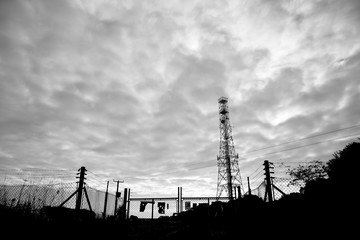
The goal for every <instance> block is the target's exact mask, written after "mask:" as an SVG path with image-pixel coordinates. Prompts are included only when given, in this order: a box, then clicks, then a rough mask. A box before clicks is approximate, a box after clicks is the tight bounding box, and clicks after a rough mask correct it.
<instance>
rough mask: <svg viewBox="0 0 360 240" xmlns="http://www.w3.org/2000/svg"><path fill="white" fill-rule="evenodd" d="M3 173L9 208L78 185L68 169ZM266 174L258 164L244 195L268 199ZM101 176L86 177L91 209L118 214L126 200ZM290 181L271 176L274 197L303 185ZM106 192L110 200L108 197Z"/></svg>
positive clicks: (176, 207)
mask: <svg viewBox="0 0 360 240" xmlns="http://www.w3.org/2000/svg"><path fill="white" fill-rule="evenodd" d="M0 174H2V175H3V177H4V180H3V184H1V185H0V204H1V205H3V206H7V207H20V206H25V205H26V206H30V207H31V208H32V209H34V210H38V209H41V208H43V207H45V206H53V207H55V206H60V205H61V204H63V203H64V202H65V201H66V200H67V199H68V198H69V197H70V196H71V195H72V194H73V193H74V192H75V191H76V190H77V189H78V184H77V183H76V182H74V178H75V176H76V175H75V172H73V173H71V172H70V171H67V170H43V169H15V170H9V171H4V170H3V169H0ZM263 175H264V174H263V172H262V169H261V168H260V167H259V168H258V169H257V170H256V171H255V172H254V173H253V174H252V180H253V182H251V183H249V186H254V185H255V186H256V187H250V189H248V191H247V192H246V193H245V194H244V195H249V194H251V195H255V196H258V197H259V198H261V199H263V200H266V196H265V195H266V181H265V180H264V179H263V178H264V176H263ZM51 176H54V178H51ZM100 177H101V176H99V175H96V174H94V173H92V172H90V175H88V176H87V180H86V184H85V189H86V193H87V195H88V198H89V202H90V205H91V209H92V210H93V211H94V212H95V213H96V214H97V215H98V216H99V217H100V216H103V214H104V212H106V216H112V215H115V212H116V209H119V208H120V207H121V206H122V205H123V201H124V200H123V198H120V197H119V198H118V199H117V201H116V196H115V194H112V193H106V191H105V190H99V188H102V187H99V186H104V185H105V181H102V179H101V178H100ZM49 179H51V180H49ZM70 180H71V181H70ZM54 181H58V183H51V182H54ZM290 181H291V179H290V178H280V177H274V178H272V191H273V196H274V199H275V200H278V199H280V198H281V197H282V196H283V195H286V194H290V193H294V192H299V191H300V189H301V188H300V186H294V185H291V184H290ZM102 189H103V188H102ZM106 195H107V200H105V199H106ZM76 197H77V196H76V195H74V197H72V198H70V199H68V201H66V202H65V204H64V205H63V206H64V207H67V208H75V205H76ZM81 199H82V202H81V208H84V209H90V206H89V204H88V202H87V198H86V196H85V192H83V196H82V198H81ZM217 200H220V201H222V202H227V201H228V198H226V197H225V198H221V199H217V198H216V197H182V198H181V200H179V198H178V197H170V198H159V197H157V198H130V199H129V202H128V203H129V204H128V210H127V211H128V216H131V215H133V216H137V217H138V218H143V219H150V218H159V217H170V216H173V215H174V214H176V213H179V212H182V211H187V210H189V209H191V208H194V207H196V206H199V205H207V206H209V205H211V204H212V203H213V202H215V201H217ZM179 201H180V204H179ZM116 202H117V203H116ZM115 204H117V206H115Z"/></svg>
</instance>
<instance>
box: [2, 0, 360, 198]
mask: <svg viewBox="0 0 360 240" xmlns="http://www.w3.org/2000/svg"><path fill="white" fill-rule="evenodd" d="M359 26H360V1H358V0H352V1H351V0H344V1H340V0H317V1H313V0H309V1H305V0H283V1H280V0H279V1H270V0H253V1H250V0H244V1H241V0H224V1H215V0H214V1H210V0H198V1H195V0H188V1H186V0H178V1H175V0H172V1H169V0H159V1H136V0H98V1H95V0H68V1H66V0H63V1H59V0H52V1H50V0H28V1H24V0H23V1H20V0H18V1H17V0H1V1H0V167H2V168H44V169H69V170H72V171H76V170H77V169H78V168H79V167H80V166H85V167H86V168H87V169H89V170H90V171H92V172H93V173H96V174H97V176H104V177H105V178H107V179H113V178H116V179H123V180H125V183H124V184H123V186H127V187H130V188H131V189H132V191H133V193H134V196H140V195H152V196H155V195H159V194H164V195H166V194H170V195H173V196H176V194H177V186H182V187H183V194H184V195H187V196H190V195H211V196H214V195H215V192H216V182H217V167H216V155H217V154H218V149H219V119H218V103H217V99H218V98H219V97H221V96H225V97H228V98H229V108H230V119H231V123H232V125H233V137H234V142H235V147H236V151H237V152H238V153H239V155H240V160H239V164H240V168H241V174H242V178H243V180H245V179H246V176H249V175H250V174H251V173H253V172H254V171H255V170H256V169H257V168H258V167H259V166H260V165H261V164H262V163H263V161H264V160H265V159H269V160H270V161H273V162H282V161H283V162H302V161H311V160H315V159H317V160H322V161H326V160H328V159H330V158H331V155H332V153H333V152H335V151H336V150H340V149H342V148H343V147H344V146H345V145H346V144H347V143H349V142H352V141H354V140H356V137H357V136H360V126H357V125H359V124H360V111H359V102H360V80H359V76H360V68H359V63H360V28H359ZM352 126H354V127H352ZM349 127H351V128H349ZM339 129H340V130H339ZM337 130H339V131H337ZM328 132H330V133H329V134H323V133H328ZM316 135H320V136H318V137H311V136H316ZM309 136H310V137H311V138H307V137H309ZM302 138H307V139H304V140H299V141H295V140H298V139H302ZM289 142H290V143H289ZM283 143H288V144H283ZM279 144H281V145H280V146H277V147H274V145H279ZM310 144H311V145H310ZM304 145H308V146H306V147H301V146H304ZM268 147H270V148H268ZM264 148H266V149H264ZM112 185H114V184H112Z"/></svg>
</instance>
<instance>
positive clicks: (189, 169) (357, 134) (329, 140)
mask: <svg viewBox="0 0 360 240" xmlns="http://www.w3.org/2000/svg"><path fill="white" fill-rule="evenodd" d="M359 126H360V125H359ZM359 135H360V133H356V134H353V135H347V136H342V137H338V138H333V139H328V140H324V141H320V142H315V143H311V144H306V145H302V146H298V147H293V148H288V149H284V150H281V151H275V152H270V153H266V154H263V155H260V156H256V157H257V158H258V157H263V156H266V155H271V154H275V153H281V152H286V151H290V150H295V149H299V148H303V147H308V146H312V145H317V144H321V143H324V142H331V141H334V140H338V139H342V138H348V137H354V136H359ZM242 159H246V158H244V157H242ZM207 162H210V161H207ZM207 162H204V163H207ZM211 163H213V160H211ZM213 166H214V165H211V166H202V167H196V168H187V169H182V170H174V171H169V172H168V171H165V172H161V173H156V174H154V175H155V176H158V175H160V174H170V173H176V172H182V171H191V170H196V169H202V168H208V167H213Z"/></svg>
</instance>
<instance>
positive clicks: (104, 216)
mask: <svg viewBox="0 0 360 240" xmlns="http://www.w3.org/2000/svg"><path fill="white" fill-rule="evenodd" d="M108 193H109V181H107V184H106V193H105V202H104V213H103V214H104V215H103V218H104V219H105V218H106V208H107V199H108Z"/></svg>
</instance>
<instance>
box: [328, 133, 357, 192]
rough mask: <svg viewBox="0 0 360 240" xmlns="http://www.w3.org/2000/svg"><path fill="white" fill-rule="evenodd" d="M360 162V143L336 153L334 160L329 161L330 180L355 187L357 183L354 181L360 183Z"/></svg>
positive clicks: (354, 143)
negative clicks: (359, 177) (359, 178)
mask: <svg viewBox="0 0 360 240" xmlns="http://www.w3.org/2000/svg"><path fill="white" fill-rule="evenodd" d="M359 140H360V138H359ZM359 162H360V142H353V143H350V144H348V145H346V146H345V148H344V149H342V150H340V151H336V152H335V153H334V154H333V158H332V159H330V160H329V161H328V164H327V173H328V175H329V178H330V179H331V180H332V181H333V182H336V183H341V184H345V183H346V185H355V182H352V181H358V179H357V175H358V174H359V165H360V164H359Z"/></svg>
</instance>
